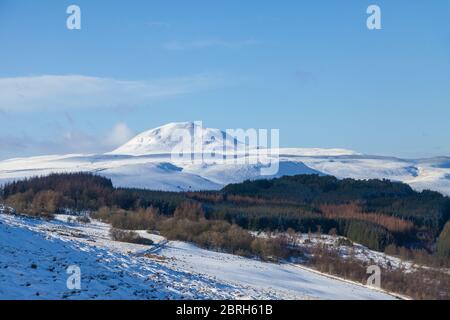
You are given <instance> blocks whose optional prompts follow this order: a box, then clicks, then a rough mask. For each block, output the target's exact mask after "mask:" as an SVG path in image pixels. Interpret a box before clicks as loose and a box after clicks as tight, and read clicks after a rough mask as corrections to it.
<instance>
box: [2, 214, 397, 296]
mask: <svg viewBox="0 0 450 320" xmlns="http://www.w3.org/2000/svg"><path fill="white" fill-rule="evenodd" d="M67 218H68V216H63V215H60V216H57V218H56V220H53V221H43V220H35V219H30V218H24V217H18V216H11V215H4V214H1V215H0V250H1V254H0V299H394V297H393V296H391V295H389V294H387V293H384V292H380V291H377V290H374V289H372V288H368V287H364V286H361V285H358V284H354V283H350V282H346V281H341V280H338V279H333V278H331V277H327V276H324V275H321V274H318V273H315V272H311V271H309V270H305V269H303V268H300V267H297V266H295V265H290V264H273V263H265V262H260V261H256V260H252V259H247V258H242V257H238V256H233V255H229V254H224V253H217V252H212V251H207V250H203V249H199V248H198V247H196V246H194V245H191V244H187V243H183V242H178V241H169V242H168V241H166V240H165V239H164V238H162V237H159V236H156V235H148V234H147V233H145V232H144V231H142V232H140V234H141V236H144V237H148V238H150V239H152V240H154V245H152V246H144V245H136V244H128V243H121V242H116V241H112V240H111V239H110V238H109V234H108V232H109V226H108V225H106V224H104V223H100V222H98V221H93V222H92V223H89V224H79V223H74V222H68V220H67ZM72 265H77V266H79V267H80V268H81V274H82V277H81V291H73V290H68V289H67V286H66V281H67V278H68V276H69V275H68V274H67V273H66V270H67V268H68V267H69V266H72Z"/></svg>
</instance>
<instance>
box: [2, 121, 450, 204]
mask: <svg viewBox="0 0 450 320" xmlns="http://www.w3.org/2000/svg"><path fill="white" fill-rule="evenodd" d="M180 130H187V132H193V131H195V132H196V130H200V129H197V127H196V126H195V125H194V124H192V123H172V124H168V125H166V126H163V127H159V128H156V129H153V130H150V131H147V132H144V133H142V134H140V135H138V136H137V137H136V138H134V139H132V140H131V141H130V142H128V143H126V144H125V145H123V146H122V147H120V148H118V149H116V150H114V151H113V152H111V153H108V154H101V155H63V156H41V157H32V158H21V159H10V160H4V161H0V184H2V183H5V182H7V181H11V180H17V179H21V178H25V177H32V176H39V175H48V174H50V173H60V172H75V171H87V172H95V173H98V174H100V175H103V176H105V177H108V178H110V179H111V180H112V181H113V183H114V185H115V186H119V187H138V188H148V189H154V190H165V191H186V190H217V189H220V188H222V187H223V186H225V185H227V184H229V183H236V182H242V181H244V180H246V179H260V178H271V177H280V176H284V175H296V174H314V173H315V174H326V175H333V176H336V177H338V178H355V179H371V178H378V179H390V180H395V181H402V182H405V183H408V184H409V185H411V186H412V187H413V188H415V189H417V190H423V189H430V190H436V191H439V192H442V193H444V194H447V195H450V158H448V157H440V158H432V159H418V160H414V159H408V160H406V159H399V158H393V157H379V156H367V155H361V154H359V153H356V152H354V151H349V150H344V149H304V148H303V149H302V148H281V149H277V150H278V153H279V157H274V156H273V155H263V156H261V155H259V156H258V152H259V151H260V149H259V150H258V149H248V150H247V151H246V152H238V151H237V150H236V158H234V157H232V158H228V159H226V160H224V159H222V158H220V159H219V158H216V159H214V158H211V157H206V158H204V159H201V160H196V161H191V160H186V159H181V158H178V157H172V154H171V151H173V150H174V148H175V149H177V150H180V149H182V150H185V149H186V148H188V146H186V144H185V142H183V141H181V142H180V141H179V133H178V131H180ZM199 135H200V136H201V138H202V144H201V148H202V150H203V152H204V153H202V155H210V152H211V150H213V151H214V152H215V153H214V154H216V155H222V153H221V152H227V151H229V150H230V149H232V144H233V141H232V139H231V140H230V138H228V137H226V136H225V134H224V133H223V132H221V131H220V130H217V129H208V128H204V129H201V130H200V131H199ZM236 144H237V145H239V146H241V147H242V145H243V144H242V143H239V142H236ZM221 146H223V147H222V148H221ZM195 150H196V149H195ZM267 160H271V161H272V163H274V162H275V161H279V162H278V163H279V168H278V171H277V173H276V174H273V175H270V176H265V175H261V172H262V168H265V167H267V163H268V162H267Z"/></svg>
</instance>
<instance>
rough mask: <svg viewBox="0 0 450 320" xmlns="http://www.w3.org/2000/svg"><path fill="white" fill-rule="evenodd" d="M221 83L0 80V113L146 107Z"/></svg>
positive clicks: (210, 77)
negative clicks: (157, 101) (155, 101)
mask: <svg viewBox="0 0 450 320" xmlns="http://www.w3.org/2000/svg"><path fill="white" fill-rule="evenodd" d="M223 81H224V78H223V76H222V75H218V74H199V75H194V76H188V77H177V78H170V79H159V80H151V81H129V80H117V79H112V78H99V77H89V76H82V75H42V76H30V77H16V78H0V111H4V112H5V111H6V112H15V111H36V110H55V109H61V108H64V109H71V108H93V107H96V108H121V107H136V106H145V105H146V104H148V103H150V102H152V101H154V100H158V99H164V98H170V97H175V96H179V95H183V94H188V93H193V92H198V91H203V90H207V89H210V88H212V87H215V86H217V85H219V84H221V83H223Z"/></svg>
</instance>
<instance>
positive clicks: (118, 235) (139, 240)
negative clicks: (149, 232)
mask: <svg viewBox="0 0 450 320" xmlns="http://www.w3.org/2000/svg"><path fill="white" fill-rule="evenodd" d="M109 235H110V237H111V239H113V240H114V241H119V242H128V243H134V244H144V245H152V244H153V241H152V240H150V239H147V238H143V237H141V236H139V234H138V233H137V232H134V231H128V230H120V229H116V228H111V229H110V230H109Z"/></svg>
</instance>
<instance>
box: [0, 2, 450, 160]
mask: <svg viewBox="0 0 450 320" xmlns="http://www.w3.org/2000/svg"><path fill="white" fill-rule="evenodd" d="M72 4H75V5H78V6H79V7H80V8H81V30H69V29H67V27H66V20H67V18H68V17H69V14H67V13H66V9H67V7H68V6H69V5H72ZM371 4H376V5H378V6H379V7H380V8H381V24H382V29H381V30H369V29H368V28H367V26H366V20H367V18H368V17H369V15H368V14H367V13H366V10H367V7H368V6H369V5H371ZM195 120H201V121H203V123H204V125H205V126H207V127H217V128H220V129H227V128H244V129H248V128H266V129H280V139H281V141H280V143H281V145H282V146H285V147H339V148H347V149H353V150H356V151H358V152H363V153H368V154H380V155H395V156H402V157H428V156H437V155H446V156H450V142H449V141H450V128H449V122H450V121H449V120H450V2H449V1H446V0H435V1H433V2H427V1H406V0H396V1H375V0H372V1H365V0H349V1H338V0H333V1H332V0H328V1H325V0H319V1H298V0H296V1H293V0H292V1H282V2H280V1H254V0H251V1H237V0H227V1H222V0H220V1H207V0H192V1H181V0H180V1H143V0H142V1H138V0H130V1H107V0H72V1H53V0H41V1H25V0H0V159H5V158H10V157H18V156H30V155H42V154H54V153H81V152H87V153H92V152H105V151H110V150H113V149H114V148H115V147H117V146H118V145H120V144H122V143H124V142H125V141H127V140H128V139H129V138H131V137H132V136H133V135H134V134H136V133H138V132H141V131H144V130H147V129H150V128H153V127H157V126H160V125H162V124H165V123H168V122H175V121H195Z"/></svg>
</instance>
